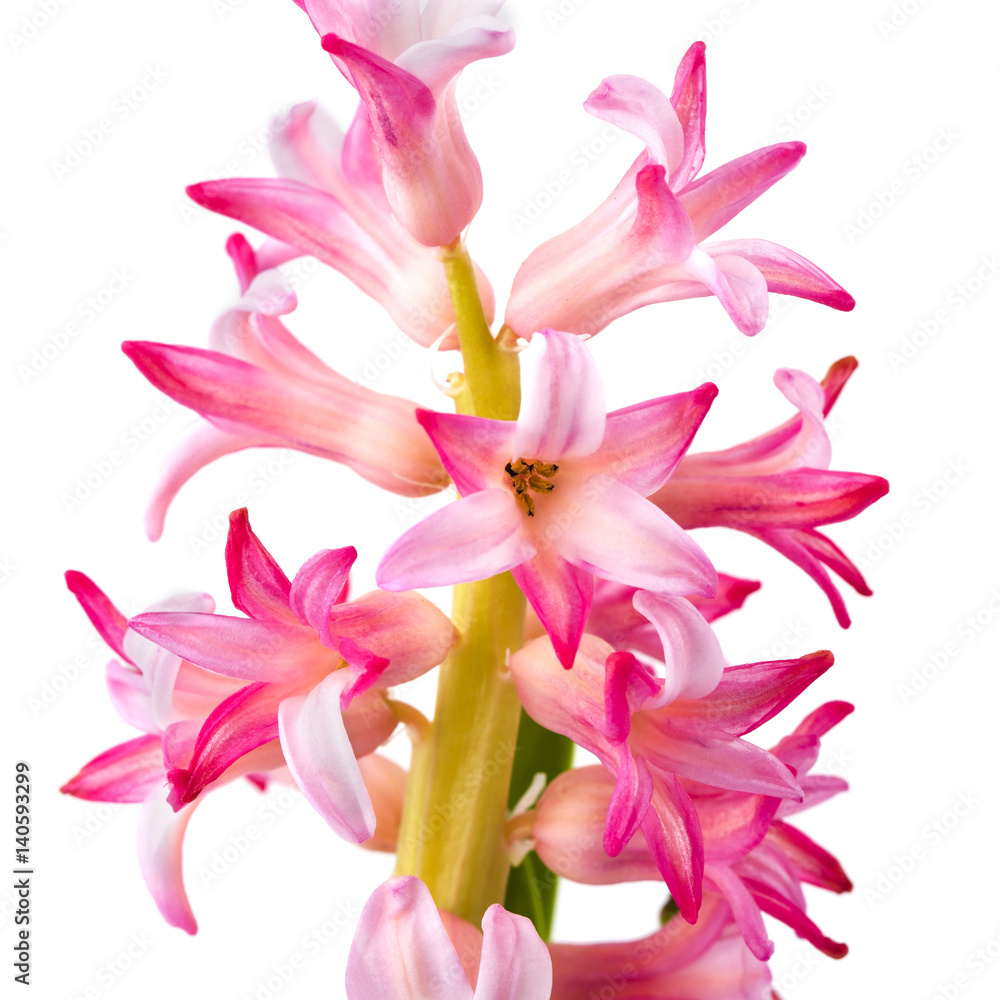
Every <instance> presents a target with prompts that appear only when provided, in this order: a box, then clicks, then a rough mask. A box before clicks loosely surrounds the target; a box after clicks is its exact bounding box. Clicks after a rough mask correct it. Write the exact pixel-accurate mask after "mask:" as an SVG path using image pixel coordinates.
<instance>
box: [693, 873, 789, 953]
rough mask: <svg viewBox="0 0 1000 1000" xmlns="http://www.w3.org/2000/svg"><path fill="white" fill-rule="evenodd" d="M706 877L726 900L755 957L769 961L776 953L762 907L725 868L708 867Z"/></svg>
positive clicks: (737, 877) (735, 876)
mask: <svg viewBox="0 0 1000 1000" xmlns="http://www.w3.org/2000/svg"><path fill="white" fill-rule="evenodd" d="M705 878H706V879H709V880H711V881H712V882H713V883H714V884H715V888H716V889H717V890H718V891H719V892H721V893H722V895H723V896H725V897H726V902H727V903H729V907H730V909H731V910H732V911H733V917H734V919H735V920H736V925H737V926H738V927H739V929H740V933H741V934H742V935H743V940H744V941H746V944H747V947H748V948H749V949H750V951H751V952H753V954H754V957H755V958H758V959H759V960H760V961H762V962H766V961H767V960H768V959H769V958H770V957H771V956H772V955H773V954H774V942H773V941H772V940H771V939H770V938H769V937H768V936H767V930H766V929H765V927H764V918H763V917H762V916H761V913H760V908H759V907H758V906H757V904H756V903H755V902H754V898H753V896H751V895H750V892H749V890H748V889H747V888H746V886H745V885H744V884H743V882H742V881H741V880H740V878H739V876H737V875H735V874H733V872H732V871H730V870H729V868H727V867H725V866H724V865H709V866H706V868H705Z"/></svg>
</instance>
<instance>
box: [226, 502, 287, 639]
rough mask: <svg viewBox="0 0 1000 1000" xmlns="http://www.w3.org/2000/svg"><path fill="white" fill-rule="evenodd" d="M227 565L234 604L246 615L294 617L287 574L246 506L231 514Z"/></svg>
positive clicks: (281, 618)
mask: <svg viewBox="0 0 1000 1000" xmlns="http://www.w3.org/2000/svg"><path fill="white" fill-rule="evenodd" d="M226 569H227V571H228V574H229V592H230V594H231V595H232V599H233V604H234V605H235V606H236V607H237V608H239V609H240V611H242V612H243V613H244V614H245V615H248V616H249V617H251V618H263V619H266V620H268V621H286V622H293V621H295V616H294V615H293V614H292V613H291V610H290V608H289V604H288V602H289V594H290V591H291V584H290V583H289V582H288V577H287V576H285V574H284V573H283V572H282V570H281V567H280V566H278V564H277V563H276V562H275V560H274V557H273V556H272V555H271V553H270V552H268V551H267V549H265V548H264V546H263V545H262V544H261V541H260V539H259V538H258V537H257V536H256V534H254V532H253V529H252V528H251V527H250V518H249V515H248V513H247V509H246V507H241V508H240V509H239V510H234V511H233V512H232V513H231V514H230V515H229V535H228V536H227V538H226Z"/></svg>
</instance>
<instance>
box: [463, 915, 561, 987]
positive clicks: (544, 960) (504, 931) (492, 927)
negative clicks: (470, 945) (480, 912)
mask: <svg viewBox="0 0 1000 1000" xmlns="http://www.w3.org/2000/svg"><path fill="white" fill-rule="evenodd" d="M551 993H552V959H551V958H550V957H549V952H548V949H547V948H546V947H545V943H544V942H543V941H542V939H541V938H540V937H539V936H538V931H536V930H535V926H534V924H532V922H531V921H530V920H529V919H528V918H527V917H521V916H518V915H517V914H514V913H508V912H507V911H506V910H505V909H504V908H503V907H502V906H501V905H500V904H499V903H494V904H493V905H492V906H491V907H490V908H489V909H488V910H487V911H486V915H485V916H484V917H483V952H482V959H481V960H480V963H479V978H478V981H477V982H476V992H475V1000H549V997H550V995H551Z"/></svg>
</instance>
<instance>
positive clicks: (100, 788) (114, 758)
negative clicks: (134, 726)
mask: <svg viewBox="0 0 1000 1000" xmlns="http://www.w3.org/2000/svg"><path fill="white" fill-rule="evenodd" d="M165 783H166V771H165V770H164V767H163V741H162V740H161V738H160V737H159V736H158V735H152V736H139V737H138V738H137V739H134V740H129V741H128V742H127V743H119V744H118V746H116V747H112V748H111V749H110V750H106V751H105V752H104V753H102V754H99V755H98V756H97V757H95V758H94V759H93V760H92V761H90V762H89V763H87V764H84V766H83V767H82V768H81V769H80V772H79V774H77V775H76V776H75V777H73V778H70V780H69V781H67V782H66V784H65V785H63V786H62V788H60V789H59V791H61V792H63V793H64V794H66V795H75V796H76V797H77V798H78V799H93V800H95V801H98V802H144V801H145V800H146V798H147V797H148V796H149V795H150V794H152V793H154V792H157V791H159V790H160V789H162V788H163V787H164V785H165Z"/></svg>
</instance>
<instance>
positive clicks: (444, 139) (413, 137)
mask: <svg viewBox="0 0 1000 1000" xmlns="http://www.w3.org/2000/svg"><path fill="white" fill-rule="evenodd" d="M296 3H298V5H299V6H300V7H301V8H302V9H303V10H305V11H306V13H307V14H308V15H309V17H310V19H311V20H312V22H313V25H314V26H315V28H316V30H317V31H318V32H319V34H320V35H321V36H322V40H323V48H324V49H325V50H326V51H327V52H329V53H330V55H331V56H332V58H333V60H334V62H335V63H336V64H337V66H338V67H339V68H340V70H341V72H343V74H344V76H345V77H347V79H348V81H349V82H350V83H351V84H352V85H353V86H354V87H355V88H356V90H357V91H358V95H359V96H360V98H361V101H362V104H363V106H364V108H365V109H366V111H367V114H366V116H365V118H366V126H365V128H366V132H365V134H364V136H363V137H362V136H361V135H359V136H358V142H359V143H361V142H363V141H367V142H369V143H371V144H372V145H373V147H374V150H375V152H376V156H377V160H378V161H379V162H380V165H381V175H382V177H381V180H382V186H383V187H384V190H385V195H386V197H387V199H388V202H389V204H390V205H391V206H392V211H393V213H394V214H395V216H396V218H397V219H398V220H399V222H400V223H401V225H402V226H403V227H405V228H406V229H407V230H408V231H409V232H410V233H411V234H412V236H413V238H414V239H416V240H417V241H418V242H419V243H422V244H424V245H425V246H429V247H437V246H447V245H448V244H450V243H452V242H453V241H454V240H455V239H457V238H458V237H459V235H460V234H461V233H462V231H463V230H464V229H465V227H466V226H467V225H468V224H469V223H470V222H471V221H472V217H473V216H474V215H475V214H476V212H477V211H478V209H479V205H480V203H481V202H482V198H483V179H482V173H481V171H480V169H479V161H478V160H477V159H476V157H475V154H474V153H473V152H472V149H471V148H470V146H469V142H468V139H467V138H466V135H465V130H464V128H463V127H462V120H461V118H460V116H459V112H458V101H457V99H456V96H455V87H456V83H457V80H458V75H459V73H461V71H462V70H463V69H465V67H466V66H468V65H469V63H471V62H474V61H476V60H478V59H487V58H490V57H492V56H500V55H504V54H505V53H507V52H509V51H510V50H511V48H512V47H513V45H514V33H513V31H512V30H511V29H510V28H508V27H506V26H505V25H504V24H503V23H502V22H500V21H499V20H498V19H497V17H496V16H495V15H496V14H497V12H498V11H499V10H500V8H501V7H502V6H503V0H430V2H429V3H427V4H425V5H424V6H423V10H421V3H420V0H392V2H391V3H388V2H384V0H379V2H378V3H376V4H374V5H373V4H371V3H367V2H365V3H362V2H358V0H296ZM366 155H368V154H367V152H366Z"/></svg>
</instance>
